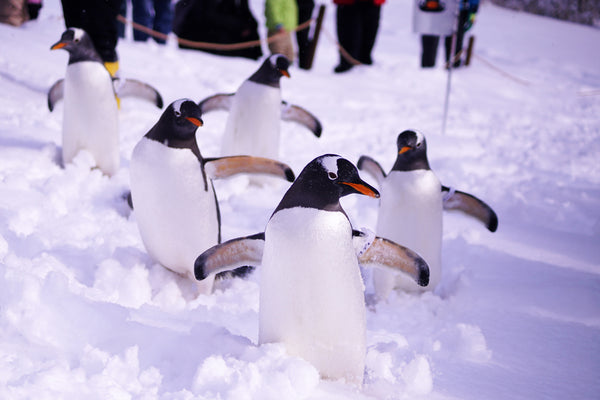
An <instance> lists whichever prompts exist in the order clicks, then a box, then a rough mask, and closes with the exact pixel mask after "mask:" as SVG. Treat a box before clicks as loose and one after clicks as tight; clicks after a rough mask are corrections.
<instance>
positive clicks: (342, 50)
mask: <svg viewBox="0 0 600 400" xmlns="http://www.w3.org/2000/svg"><path fill="white" fill-rule="evenodd" d="M322 30H324V31H325V35H326V36H327V38H328V39H329V40H331V41H332V42H333V43H335V45H336V47H337V48H338V51H339V52H340V55H341V56H342V57H343V58H344V59H346V61H348V62H349V63H350V64H352V65H363V63H361V62H360V61H358V60H357V59H356V58H354V57H352V55H350V53H349V52H348V50H346V49H345V48H344V47H343V46H342V45H341V44H340V42H338V41H337V39H336V38H335V37H334V36H333V34H332V33H331V32H329V31H328V30H327V29H325V28H322Z"/></svg>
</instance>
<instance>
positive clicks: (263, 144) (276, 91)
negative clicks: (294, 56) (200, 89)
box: [200, 54, 323, 159]
mask: <svg viewBox="0 0 600 400" xmlns="http://www.w3.org/2000/svg"><path fill="white" fill-rule="evenodd" d="M289 65H290V63H289V61H288V59H287V58H286V57H285V56H283V55H281V54H273V55H271V56H270V57H269V58H267V59H266V60H265V61H264V62H263V63H262V65H261V66H260V67H259V68H258V70H256V72H254V74H252V76H250V77H249V78H248V79H246V80H245V81H244V82H243V83H242V84H241V86H240V87H239V88H238V90H237V91H236V92H235V93H231V94H216V95H213V96H210V97H207V98H205V99H204V100H202V101H201V102H200V108H201V109H202V114H206V113H208V112H210V111H213V110H227V111H229V115H228V117H227V122H226V125H225V133H224V134H223V139H222V144H221V155H234V154H248V155H253V156H260V157H268V158H273V159H278V157H279V142H280V138H279V136H280V130H281V128H280V126H281V120H284V121H292V122H296V123H299V124H301V125H303V126H305V127H307V128H308V129H310V130H311V131H312V132H313V134H314V135H315V136H317V137H319V136H320V135H321V131H322V129H323V128H322V126H321V122H320V121H319V120H318V119H317V117H315V116H314V115H312V114H311V113H310V112H308V111H307V110H305V109H304V108H302V107H299V106H296V105H292V104H288V103H286V102H285V101H282V97H281V85H280V79H281V77H282V76H285V77H288V78H289V77H290V73H289V71H288V68H289Z"/></svg>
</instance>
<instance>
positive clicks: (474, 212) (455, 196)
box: [442, 186, 498, 232]
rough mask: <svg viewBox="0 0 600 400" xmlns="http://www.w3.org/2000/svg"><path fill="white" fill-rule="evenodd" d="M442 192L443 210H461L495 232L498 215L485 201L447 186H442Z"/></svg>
mask: <svg viewBox="0 0 600 400" xmlns="http://www.w3.org/2000/svg"><path fill="white" fill-rule="evenodd" d="M442 192H443V193H444V210H458V211H462V212H464V213H465V214H467V215H470V216H472V217H474V218H477V219H478V220H479V221H481V222H483V224H484V225H485V226H486V227H487V228H488V230H489V231H490V232H496V229H498V216H497V215H496V213H495V212H494V210H492V208H491V207H490V206H488V205H487V204H486V203H485V202H483V201H482V200H480V199H478V198H477V197H475V196H473V195H471V194H468V193H465V192H461V191H460V190H454V189H452V188H449V187H447V186H442Z"/></svg>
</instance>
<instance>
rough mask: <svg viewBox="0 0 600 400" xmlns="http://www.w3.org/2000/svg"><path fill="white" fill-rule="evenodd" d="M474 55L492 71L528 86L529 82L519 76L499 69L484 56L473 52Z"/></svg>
mask: <svg viewBox="0 0 600 400" xmlns="http://www.w3.org/2000/svg"><path fill="white" fill-rule="evenodd" d="M474 56H475V58H477V59H478V60H479V61H481V62H482V63H484V64H485V65H486V66H488V67H489V68H491V69H493V70H494V71H496V72H498V73H499V74H500V75H502V76H504V77H506V78H508V79H511V80H513V81H515V82H517V83H520V84H521V85H524V86H530V85H531V82H529V81H526V80H524V79H521V78H517V77H516V76H514V75H511V74H509V73H508V72H506V71H504V70H503V69H500V68H498V67H496V66H495V65H494V64H492V63H491V62H489V61H488V60H486V59H485V58H483V57H481V56H480V55H478V54H474Z"/></svg>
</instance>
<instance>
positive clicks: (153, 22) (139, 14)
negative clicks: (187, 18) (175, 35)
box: [131, 0, 173, 44]
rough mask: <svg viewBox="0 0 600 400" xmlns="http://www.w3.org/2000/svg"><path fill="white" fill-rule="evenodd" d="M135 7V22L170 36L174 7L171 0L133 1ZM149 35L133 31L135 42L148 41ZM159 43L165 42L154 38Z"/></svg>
mask: <svg viewBox="0 0 600 400" xmlns="http://www.w3.org/2000/svg"><path fill="white" fill-rule="evenodd" d="M131 4H132V7H133V21H134V22H137V23H138V24H142V25H144V26H145V27H147V28H151V29H154V30H155V31H158V32H161V33H164V34H165V35H166V34H169V33H170V32H171V29H172V28H173V7H172V5H171V0H131ZM148 37H149V35H148V34H147V33H145V32H141V31H138V30H137V29H134V30H133V40H136V41H142V42H144V41H146V40H148ZM154 40H155V41H156V42H158V43H163V44H164V43H165V41H164V40H162V39H158V38H154Z"/></svg>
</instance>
